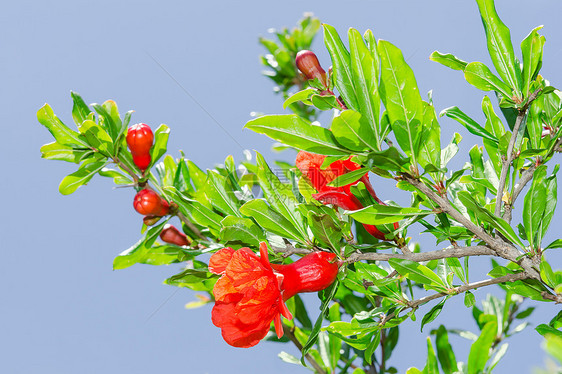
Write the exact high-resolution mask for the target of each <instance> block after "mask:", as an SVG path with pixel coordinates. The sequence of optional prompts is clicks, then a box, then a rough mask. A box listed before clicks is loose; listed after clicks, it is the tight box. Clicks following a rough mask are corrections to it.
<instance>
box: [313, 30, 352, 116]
mask: <svg viewBox="0 0 562 374" xmlns="http://www.w3.org/2000/svg"><path fill="white" fill-rule="evenodd" d="M322 26H323V28H324V43H325V44H326V48H327V49H328V52H329V53H330V57H331V59H332V66H333V72H332V79H333V80H334V82H335V85H336V88H337V90H338V92H339V93H340V94H341V95H342V97H343V100H344V101H345V103H346V105H347V107H348V108H350V109H353V110H358V109H359V106H358V105H357V98H356V96H355V87H354V86H353V73H352V71H351V58H350V55H349V52H348V50H347V48H345V45H344V44H343V42H342V41H341V39H340V37H339V35H338V33H337V31H336V29H335V28H334V27H332V26H330V25H327V24H323V25H322Z"/></svg>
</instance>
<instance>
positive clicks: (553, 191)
mask: <svg viewBox="0 0 562 374" xmlns="http://www.w3.org/2000/svg"><path fill="white" fill-rule="evenodd" d="M535 173H536V171H535ZM545 187H546V204H545V208H544V216H543V219H542V221H541V229H540V231H539V237H538V239H537V241H538V242H539V243H542V239H543V238H544V237H545V236H546V233H547V230H548V228H549V226H550V223H551V222H552V218H553V217H554V212H555V211H556V204H557V202H558V180H557V174H556V169H555V172H553V173H552V175H551V176H549V177H548V178H546V181H545Z"/></svg>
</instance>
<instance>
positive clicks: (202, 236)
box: [176, 211, 207, 240]
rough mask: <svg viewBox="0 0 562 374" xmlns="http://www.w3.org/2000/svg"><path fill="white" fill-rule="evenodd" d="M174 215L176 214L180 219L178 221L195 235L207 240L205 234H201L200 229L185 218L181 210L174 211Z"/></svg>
mask: <svg viewBox="0 0 562 374" xmlns="http://www.w3.org/2000/svg"><path fill="white" fill-rule="evenodd" d="M176 215H177V216H178V218H179V219H180V221H182V222H183V223H184V224H185V225H186V226H187V227H188V228H189V229H190V230H191V231H192V232H193V233H194V234H195V235H197V237H198V238H199V239H201V240H207V238H206V237H205V235H203V234H202V233H201V231H199V229H198V228H197V227H195V225H194V224H193V222H191V221H190V220H188V219H187V217H186V216H184V215H183V213H182V212H180V211H178V212H177V213H176Z"/></svg>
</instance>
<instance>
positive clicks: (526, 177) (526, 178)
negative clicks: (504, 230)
mask: <svg viewBox="0 0 562 374" xmlns="http://www.w3.org/2000/svg"><path fill="white" fill-rule="evenodd" d="M536 169H537V167H536V165H535V164H533V165H531V166H530V167H529V168H528V169H527V170H525V171H524V172H523V173H522V174H521V178H519V182H517V184H516V185H515V187H514V188H513V193H512V195H511V199H510V201H509V204H505V206H504V212H503V217H502V218H503V219H505V220H506V222H507V223H510V222H511V212H512V210H513V206H514V205H515V200H517V197H518V196H519V194H520V193H521V191H523V189H524V188H525V185H527V183H529V182H530V181H531V179H533V174H534V173H535V170H536Z"/></svg>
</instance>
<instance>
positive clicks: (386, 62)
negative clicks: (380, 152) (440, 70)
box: [378, 40, 423, 164]
mask: <svg viewBox="0 0 562 374" xmlns="http://www.w3.org/2000/svg"><path fill="white" fill-rule="evenodd" d="M378 51H379V53H380V57H381V87H380V92H381V98H382V101H383V103H384V106H385V107H386V111H387V113H388V117H389V120H390V125H391V126H392V130H393V131H394V134H395V135H396V140H397V142H398V144H399V145H400V147H401V148H402V150H404V152H405V153H406V154H407V155H408V156H411V157H413V160H412V163H413V164H416V162H417V161H416V156H417V154H418V150H419V145H420V136H421V131H422V127H421V124H422V120H423V106H422V100H421V97H420V94H419V91H418V85H417V83H416V78H415V77H414V72H413V71H412V69H411V68H410V67H409V66H408V64H406V60H404V56H403V55H402V52H401V51H400V49H398V48H397V47H395V46H394V45H392V44H391V43H389V42H387V41H385V40H379V42H378Z"/></svg>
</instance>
